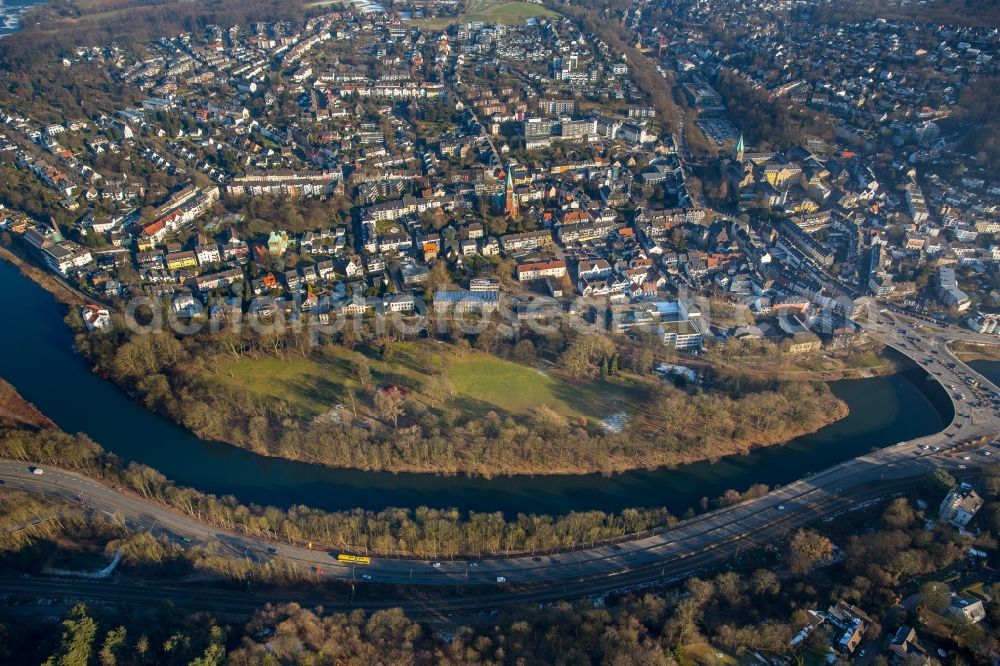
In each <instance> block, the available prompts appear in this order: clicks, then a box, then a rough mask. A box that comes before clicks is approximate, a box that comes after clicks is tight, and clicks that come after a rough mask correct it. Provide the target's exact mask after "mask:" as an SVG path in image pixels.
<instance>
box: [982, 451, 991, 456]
mask: <svg viewBox="0 0 1000 666" xmlns="http://www.w3.org/2000/svg"><path fill="white" fill-rule="evenodd" d="M983 455H984V456H991V455H993V454H992V453H990V452H989V451H983Z"/></svg>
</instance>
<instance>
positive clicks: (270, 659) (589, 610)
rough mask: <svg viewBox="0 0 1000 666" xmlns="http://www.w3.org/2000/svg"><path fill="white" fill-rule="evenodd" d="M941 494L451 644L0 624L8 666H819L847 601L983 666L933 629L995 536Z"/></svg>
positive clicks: (402, 618)
mask: <svg viewBox="0 0 1000 666" xmlns="http://www.w3.org/2000/svg"><path fill="white" fill-rule="evenodd" d="M952 480H953V479H952ZM952 480H945V481H946V483H947V482H950V481H952ZM983 485H984V493H985V495H986V496H987V498H988V499H989V501H990V502H991V504H994V505H995V503H996V501H997V498H998V492H997V491H998V490H1000V476H998V475H996V474H995V473H990V475H988V476H987V478H986V479H985V480H984V483H983ZM944 490H945V489H944V487H943V486H941V485H936V484H935V482H933V481H931V482H929V483H928V485H927V486H926V487H924V488H923V489H920V490H917V491H914V492H911V493H908V494H907V495H906V496H904V497H898V498H895V499H889V500H886V501H884V502H883V503H881V504H880V505H878V506H874V507H870V508H868V509H865V510H864V511H862V515H858V516H855V517H853V518H851V517H845V518H843V519H841V520H838V521H837V522H836V523H835V524H833V525H825V526H824V527H823V528H822V531H816V530H812V529H804V530H799V531H798V532H797V533H795V534H794V535H792V536H791V537H790V539H789V540H788V541H787V542H781V543H776V544H773V545H772V546H770V547H768V548H766V549H765V551H764V552H763V553H762V554H761V555H762V556H761V557H759V558H753V557H751V560H753V561H757V562H761V563H764V566H761V565H757V564H749V565H744V566H742V567H739V566H738V567H736V568H734V569H728V568H727V569H723V570H721V571H706V572H704V573H703V574H701V575H699V576H698V577H691V578H689V579H687V580H685V581H683V582H681V583H665V584H663V585H658V586H654V587H652V588H649V589H647V590H644V591H642V592H638V593H629V594H610V595H608V596H607V597H605V598H603V599H602V600H601V602H600V603H595V602H593V601H579V602H573V603H570V602H557V603H554V604H551V605H546V606H541V607H535V606H517V607H509V608H506V609H503V610H501V612H500V613H499V614H498V615H497V616H496V617H495V618H492V619H491V621H490V622H487V623H478V624H476V625H474V626H460V627H457V628H455V627H448V628H447V629H442V628H440V627H435V626H431V625H426V624H421V623H418V622H415V621H414V620H412V619H411V618H409V617H407V615H406V614H405V613H404V612H403V611H402V610H400V609H391V610H382V611H378V612H374V613H371V614H367V613H365V612H363V611H361V610H357V611H354V612H351V613H326V612H323V611H322V609H307V608H304V607H302V606H300V605H298V604H295V603H287V604H281V605H277V606H271V605H268V606H265V607H263V608H261V609H260V610H258V611H257V612H256V613H254V614H253V616H252V617H251V618H250V619H249V621H247V622H245V623H243V622H235V623H233V624H231V625H225V624H221V623H219V622H218V621H217V620H216V619H214V618H213V617H212V616H211V615H209V614H206V613H193V614H184V613H180V612H178V611H176V610H174V609H171V608H169V607H162V608H159V609H140V610H138V611H136V610H135V609H131V610H130V611H129V612H128V613H118V612H116V611H115V609H113V608H109V607H104V608H95V609H88V608H86V607H84V606H76V607H74V608H72V609H70V610H69V612H68V613H66V616H65V618H64V619H63V620H62V622H61V623H60V624H58V625H54V624H51V623H44V622H43V623H32V624H28V623H26V622H24V621H23V616H7V617H4V616H3V615H2V612H0V658H4V659H5V660H6V661H7V662H8V663H42V662H45V661H46V659H48V662H47V663H54V664H57V663H64V664H81V665H83V664H101V665H105V664H123V665H131V664H148V663H165V664H174V663H176V664H188V663H190V664H199V665H207V664H223V663H226V664H231V665H233V666H243V665H244V664H261V663H263V664H299V663H313V664H348V663H350V664H353V663H369V664H387V665H388V664H392V665H396V664H452V665H454V666H459V665H468V666H473V665H499V664H569V663H573V664H650V665H664V666H666V665H672V664H690V663H703V662H702V661H701V659H702V658H703V657H702V656H703V655H704V654H705V652H704V651H702V650H699V649H698V648H699V646H704V645H705V644H707V645H708V646H710V648H711V649H710V650H709V653H711V652H713V651H714V650H716V649H717V650H724V651H725V652H726V653H728V654H729V655H732V656H734V657H736V658H738V659H745V660H752V659H753V658H754V653H759V654H766V655H768V656H769V657H770V658H776V659H781V660H790V663H801V661H800V660H804V659H808V658H809V655H810V654H816V655H821V656H822V655H825V653H826V651H827V650H828V647H827V646H829V645H830V644H831V643H834V642H836V638H837V636H836V635H835V634H834V632H835V630H834V629H833V628H832V627H830V626H829V623H827V624H825V625H821V626H820V627H819V628H817V629H815V631H813V632H812V633H811V635H810V636H809V638H808V639H807V640H806V641H805V642H804V643H803V644H802V645H801V646H800V647H799V648H798V649H796V648H795V647H793V645H792V637H793V636H795V635H796V634H797V633H798V632H799V631H801V630H802V629H803V628H804V627H806V626H807V625H810V624H813V623H814V622H815V620H814V617H813V616H812V615H811V614H810V613H809V610H810V609H820V610H822V609H825V608H827V607H829V606H830V605H833V604H835V603H837V602H838V601H840V600H846V601H847V602H849V603H852V604H855V605H857V606H858V607H859V608H861V609H863V610H865V611H866V612H867V613H868V614H869V615H871V616H872V617H874V618H875V620H876V622H875V624H874V625H873V626H872V627H870V628H869V630H868V634H867V638H868V639H872V638H876V637H878V636H879V635H881V634H882V633H883V632H885V633H887V634H890V635H891V634H892V633H893V632H894V631H895V628H896V627H897V626H900V625H903V624H910V625H913V626H915V627H917V630H918V632H920V634H921V636H922V637H925V638H926V637H929V636H933V640H934V641H935V643H936V644H937V645H940V646H943V647H945V648H947V650H948V653H949V659H950V661H949V662H947V663H955V664H969V663H989V655H990V654H991V652H992V651H994V650H996V649H997V648H998V643H997V637H996V636H995V635H991V634H990V633H988V632H987V631H986V630H984V629H983V628H981V627H977V626H974V625H967V624H962V623H961V622H959V621H957V620H955V619H948V618H946V617H944V616H942V615H940V613H941V612H943V609H944V607H945V606H946V605H947V604H948V602H949V597H948V587H947V586H946V585H945V584H943V583H941V582H939V580H937V579H935V578H934V576H939V577H940V576H943V572H945V571H948V570H949V568H950V567H954V566H956V565H959V564H961V560H962V559H963V558H964V556H965V555H964V553H965V551H966V550H967V549H968V548H969V547H970V546H975V547H977V548H983V549H987V550H989V551H990V552H991V553H992V556H993V557H995V556H996V546H997V544H996V541H995V535H996V532H995V530H994V529H993V527H991V524H990V523H989V522H987V521H981V522H977V523H976V524H974V526H975V527H978V528H979V529H980V530H981V531H982V533H981V534H980V535H979V536H977V537H974V536H971V535H970V534H969V533H960V532H958V531H956V530H954V529H951V528H950V527H947V526H941V525H939V526H936V527H935V528H934V529H931V530H928V529H925V528H924V525H923V521H924V518H925V517H926V516H925V515H924V514H923V511H922V510H921V509H919V507H918V506H917V503H916V501H915V500H916V499H918V498H919V499H923V500H925V501H928V502H929V503H930V504H935V503H936V502H937V501H938V500H940V498H941V495H942V494H943V492H944ZM977 521H979V519H978V518H977ZM817 529H819V528H817ZM838 548H839V557H836V558H835V557H833V552H834V551H835V549H838ZM748 556H749V555H748ZM908 561H912V562H910V563H907V562H908ZM890 569H892V570H893V571H892V572H890V571H889V570H890ZM921 573H924V574H928V575H930V576H931V578H929V579H928V582H925V583H923V584H921V585H920V586H919V587H917V586H915V585H914V586H910V587H908V588H907V587H905V585H906V583H905V579H906V578H907V577H909V576H913V575H920V574H921ZM904 590H908V591H910V592H912V591H916V596H917V602H916V605H915V606H912V605H910V606H903V605H898V604H897V601H898V600H899V599H900V598H901V596H902V595H901V593H903V592H904ZM907 593H909V592H907ZM982 594H983V598H984V599H985V601H986V608H987V619H986V623H988V624H990V625H993V626H995V624H996V623H997V622H1000V585H995V584H994V585H991V586H986V587H984V588H983V590H982ZM882 659H883V657H881V656H878V657H876V660H877V661H876V663H879V664H881V663H886V662H885V661H882ZM831 663H849V662H847V661H845V660H840V661H836V662H833V661H831Z"/></svg>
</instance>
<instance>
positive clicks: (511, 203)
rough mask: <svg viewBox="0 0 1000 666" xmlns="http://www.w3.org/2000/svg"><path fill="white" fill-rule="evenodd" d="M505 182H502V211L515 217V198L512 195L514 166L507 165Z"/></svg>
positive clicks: (508, 215)
mask: <svg viewBox="0 0 1000 666" xmlns="http://www.w3.org/2000/svg"><path fill="white" fill-rule="evenodd" d="M506 171H507V182H506V183H505V184H504V212H505V213H506V214H507V217H517V199H516V198H515V197H514V176H513V171H514V168H513V166H512V165H510V164H508V165H507V169H506Z"/></svg>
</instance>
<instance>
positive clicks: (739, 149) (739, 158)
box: [736, 132, 743, 164]
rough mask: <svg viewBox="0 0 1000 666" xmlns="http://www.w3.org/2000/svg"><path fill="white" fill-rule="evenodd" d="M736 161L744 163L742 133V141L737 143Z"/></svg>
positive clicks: (741, 138) (741, 134) (741, 136)
mask: <svg viewBox="0 0 1000 666" xmlns="http://www.w3.org/2000/svg"><path fill="white" fill-rule="evenodd" d="M736 161H737V162H739V163H740V164H742V163H743V133H742V132H740V140H739V141H737V142H736Z"/></svg>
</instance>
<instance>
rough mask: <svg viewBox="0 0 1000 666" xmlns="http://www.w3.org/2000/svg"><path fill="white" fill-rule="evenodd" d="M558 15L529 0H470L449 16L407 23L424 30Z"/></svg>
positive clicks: (517, 23)
mask: <svg viewBox="0 0 1000 666" xmlns="http://www.w3.org/2000/svg"><path fill="white" fill-rule="evenodd" d="M556 16H559V14H557V13H556V12H554V11H552V10H551V9H548V8H547V7H543V6H542V5H536V4H534V3H531V2H504V1H503V0H470V2H469V5H468V7H467V9H466V12H465V13H464V14H462V15H461V16H456V17H449V18H433V19H414V20H413V21H409V22H408V23H409V24H410V25H412V26H413V27H418V28H422V29H424V30H444V29H445V28H447V27H448V26H449V25H451V24H452V23H464V22H467V21H482V22H484V23H503V24H504V25H524V23H525V21H527V20H528V19H529V18H541V17H548V18H554V17H556Z"/></svg>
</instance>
